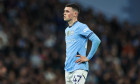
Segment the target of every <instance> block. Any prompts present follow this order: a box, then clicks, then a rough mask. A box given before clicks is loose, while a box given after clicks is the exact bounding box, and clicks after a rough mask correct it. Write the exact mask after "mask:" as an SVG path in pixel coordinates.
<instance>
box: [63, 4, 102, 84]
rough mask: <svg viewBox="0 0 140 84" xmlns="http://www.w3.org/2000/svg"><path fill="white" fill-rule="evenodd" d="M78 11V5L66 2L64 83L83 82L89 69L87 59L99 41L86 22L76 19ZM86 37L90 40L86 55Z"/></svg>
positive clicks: (74, 83) (82, 83)
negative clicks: (66, 24)
mask: <svg viewBox="0 0 140 84" xmlns="http://www.w3.org/2000/svg"><path fill="white" fill-rule="evenodd" d="M79 12H80V10H79V7H78V6H77V5H76V4H67V5H66V6H65V8H64V21H66V22H68V25H69V26H68V27H67V28H66V29H65V41H66V60H65V81H66V84H85V81H86V77H87V74H88V71H89V65H88V61H89V60H90V59H91V58H92V57H93V55H94V54H95V52H96V50H97V48H98V46H99V44H100V42H101V41H100V39H99V38H98V36H97V35H96V34H95V33H94V32H93V31H91V30H90V29H89V28H88V26H87V25H86V24H84V23H81V22H79V21H78V14H79ZM88 39H89V40H90V41H92V46H91V50H90V52H89V54H88V56H86V50H87V41H88Z"/></svg>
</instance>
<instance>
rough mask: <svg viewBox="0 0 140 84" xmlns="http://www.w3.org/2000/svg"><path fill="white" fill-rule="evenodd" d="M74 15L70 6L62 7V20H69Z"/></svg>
mask: <svg viewBox="0 0 140 84" xmlns="http://www.w3.org/2000/svg"><path fill="white" fill-rule="evenodd" d="M73 17H74V11H73V9H72V8H71V7H65V9H64V21H71V20H72V19H73Z"/></svg>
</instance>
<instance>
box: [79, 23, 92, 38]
mask: <svg viewBox="0 0 140 84" xmlns="http://www.w3.org/2000/svg"><path fill="white" fill-rule="evenodd" d="M79 34H80V35H81V36H84V37H85V38H89V37H90V36H91V35H92V34H93V31H91V30H90V29H89V27H88V26H87V25H85V24H84V25H82V26H80V28H79Z"/></svg>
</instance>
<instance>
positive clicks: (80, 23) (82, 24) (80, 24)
mask: <svg viewBox="0 0 140 84" xmlns="http://www.w3.org/2000/svg"><path fill="white" fill-rule="evenodd" d="M78 24H79V26H87V25H86V24H85V23H82V22H78Z"/></svg>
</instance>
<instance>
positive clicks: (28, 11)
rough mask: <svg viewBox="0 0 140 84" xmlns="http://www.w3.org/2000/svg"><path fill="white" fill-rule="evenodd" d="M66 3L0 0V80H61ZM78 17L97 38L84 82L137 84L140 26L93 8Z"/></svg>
mask: <svg viewBox="0 0 140 84" xmlns="http://www.w3.org/2000/svg"><path fill="white" fill-rule="evenodd" d="M65 5H66V3H62V2H59V0H0V84H65V75H64V74H65V71H64V62H65V33H64V31H65V28H66V27H67V23H66V22H64V21H63V10H64V6H65ZM80 8H81V9H82V6H80ZM79 21H81V22H83V23H86V24H87V25H88V26H89V28H90V29H91V30H93V31H94V32H95V33H96V34H97V35H98V36H99V38H100V39H101V44H100V46H99V48H98V51H97V52H96V54H95V56H94V57H93V58H92V59H91V60H90V62H89V65H90V69H89V74H88V78H87V81H86V84H140V25H132V24H130V23H129V22H128V21H124V22H123V23H119V22H118V20H117V17H114V18H112V20H111V21H108V20H107V19H106V17H105V16H104V15H103V14H102V13H98V14H94V11H93V10H91V9H87V10H81V13H80V15H79ZM90 47H91V42H89V43H88V50H87V54H88V52H89V50H90Z"/></svg>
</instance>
